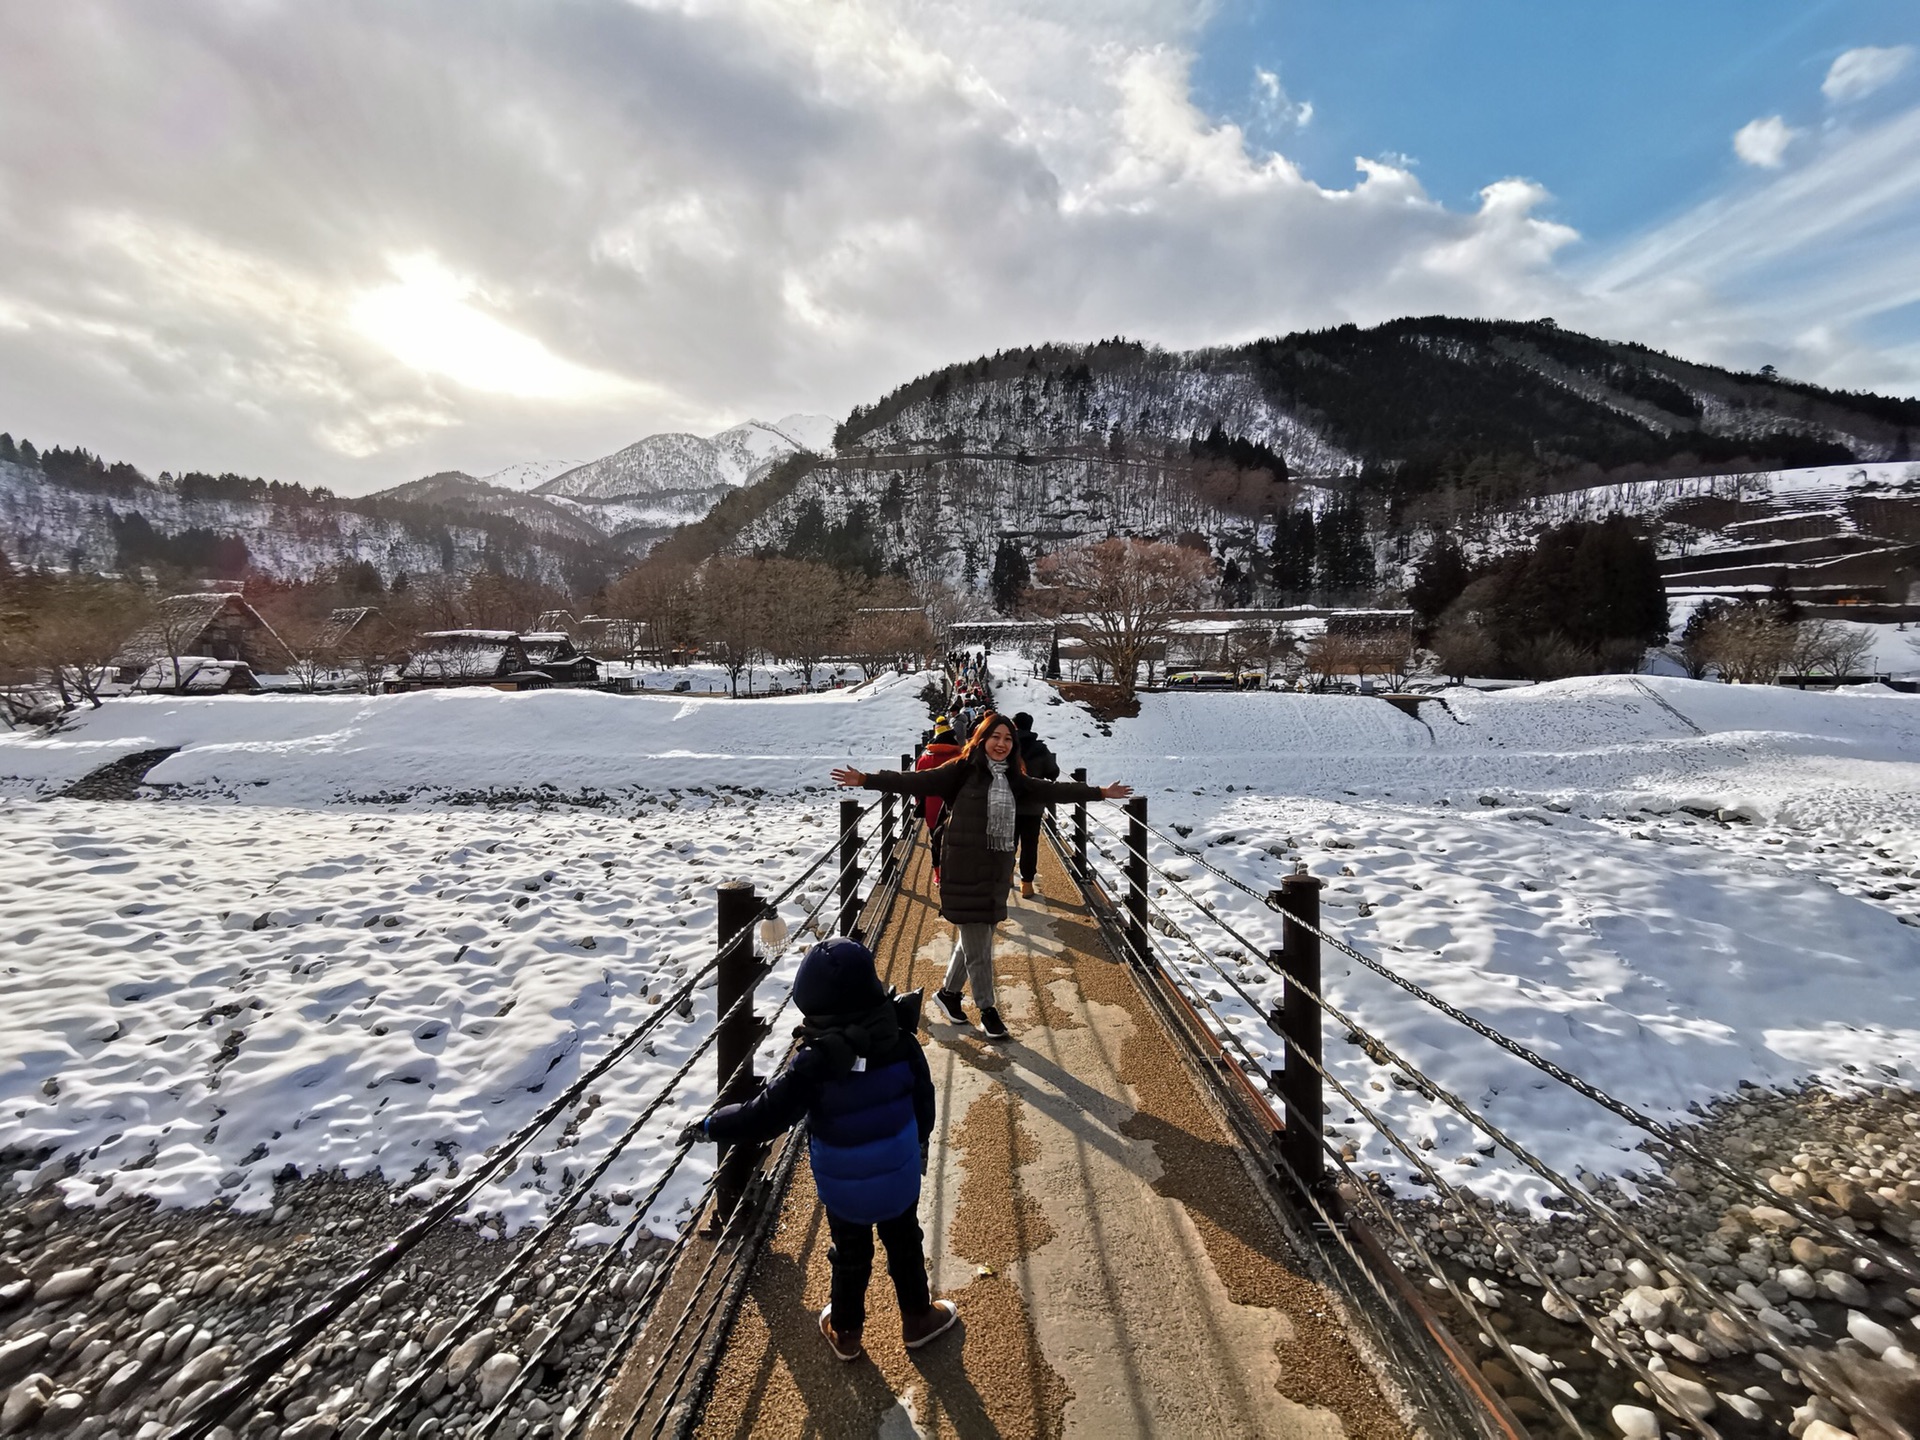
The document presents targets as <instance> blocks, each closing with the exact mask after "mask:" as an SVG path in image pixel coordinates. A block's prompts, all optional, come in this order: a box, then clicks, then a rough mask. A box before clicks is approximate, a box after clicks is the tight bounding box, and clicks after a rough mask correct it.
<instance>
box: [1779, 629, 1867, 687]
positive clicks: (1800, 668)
mask: <svg viewBox="0 0 1920 1440" xmlns="http://www.w3.org/2000/svg"><path fill="white" fill-rule="evenodd" d="M1793 631H1794V634H1793V646H1792V649H1791V651H1790V652H1789V654H1788V656H1787V660H1786V666H1787V669H1788V670H1790V671H1791V672H1792V673H1793V674H1795V675H1821V674H1826V675H1833V676H1836V677H1838V676H1844V675H1858V674H1859V673H1860V672H1861V670H1862V668H1863V667H1864V666H1865V665H1866V663H1867V658H1868V657H1869V656H1870V655H1872V654H1873V636H1872V635H1871V634H1870V633H1869V632H1867V631H1865V630H1859V629H1855V628H1853V627H1852V626H1848V625H1842V624H1840V623H1839V622H1838V621H1835V620H1801V621H1799V622H1798V623H1797V624H1795V625H1794V627H1793Z"/></svg>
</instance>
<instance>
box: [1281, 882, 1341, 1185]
mask: <svg viewBox="0 0 1920 1440" xmlns="http://www.w3.org/2000/svg"><path fill="white" fill-rule="evenodd" d="M1323 884H1324V882H1322V881H1320V880H1316V879H1315V878H1314V877H1313V876H1311V875H1309V874H1307V873H1306V870H1305V868H1304V867H1303V868H1302V869H1301V870H1299V871H1298V872H1296V873H1295V874H1292V875H1289V876H1287V877H1286V878H1285V879H1284V880H1282V881H1281V882H1280V888H1279V889H1278V890H1276V891H1275V892H1274V893H1273V894H1272V895H1271V896H1269V897H1268V898H1269V900H1270V901H1271V902H1272V903H1273V904H1274V905H1275V906H1277V907H1278V908H1279V909H1280V910H1281V911H1282V912H1283V913H1284V914H1285V916H1286V921H1285V925H1284V930H1283V934H1282V939H1283V941H1284V944H1283V945H1282V947H1281V950H1280V954H1279V959H1280V968H1281V969H1282V971H1284V972H1285V974H1286V990H1285V997H1284V998H1283V1000H1282V1001H1281V1006H1280V1033H1281V1034H1282V1036H1284V1037H1285V1039H1286V1042H1287V1064H1286V1069H1285V1070H1284V1071H1283V1072H1282V1074H1281V1077H1280V1097H1281V1099H1282V1101H1283V1102H1284V1103H1285V1106H1286V1117H1287V1129H1286V1133H1285V1134H1284V1135H1282V1136H1281V1137H1280V1158H1281V1160H1282V1161H1283V1162H1284V1164H1285V1165H1286V1168H1287V1171H1288V1174H1289V1177H1290V1178H1291V1179H1292V1181H1293V1183H1294V1184H1296V1185H1301V1186H1304V1187H1306V1188H1307V1189H1310V1190H1317V1189H1319V1188H1320V1187H1321V1186H1322V1185H1324V1184H1325V1182H1326V1178H1327V1155H1326V1150H1325V1149H1324V1148H1323V1147H1322V1145H1321V1143H1320V1135H1321V1127H1322V1125H1323V1124H1324V1123H1325V1120H1326V1101H1325V1099H1324V1098H1323V1096H1322V1093H1321V1084H1320V1072H1319V1071H1318V1070H1317V1069H1315V1068H1314V1067H1315V1066H1316V1065H1318V1064H1319V1062H1320V1057H1321V1050H1320V1002H1319V1001H1318V1000H1316V999H1315V998H1314V997H1315V996H1317V995H1318V994H1319V993H1320V937H1319V936H1318V935H1316V934H1314V933H1313V930H1309V929H1307V928H1306V927H1307V926H1309V925H1311V926H1313V927H1314V928H1315V929H1318V928H1319V925H1320V891H1321V889H1322V888H1323Z"/></svg>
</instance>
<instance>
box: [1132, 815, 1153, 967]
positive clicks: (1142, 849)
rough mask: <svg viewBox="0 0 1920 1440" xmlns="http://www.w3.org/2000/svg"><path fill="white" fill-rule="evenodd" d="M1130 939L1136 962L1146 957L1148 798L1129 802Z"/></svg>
mask: <svg viewBox="0 0 1920 1440" xmlns="http://www.w3.org/2000/svg"><path fill="white" fill-rule="evenodd" d="M1127 942H1128V944H1130V945H1131V946H1132V947H1133V955H1134V963H1135V964H1137V965H1146V964H1149V963H1150V962H1149V961H1148V959H1147V954H1148V951H1147V797H1146V796H1144V795H1135V796H1134V797H1133V798H1132V799H1131V800H1129V801H1127Z"/></svg>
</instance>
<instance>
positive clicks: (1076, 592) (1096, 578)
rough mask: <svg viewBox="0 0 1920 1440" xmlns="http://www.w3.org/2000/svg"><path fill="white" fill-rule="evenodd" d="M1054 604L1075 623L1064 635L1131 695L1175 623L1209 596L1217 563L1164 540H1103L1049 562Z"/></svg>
mask: <svg viewBox="0 0 1920 1440" xmlns="http://www.w3.org/2000/svg"><path fill="white" fill-rule="evenodd" d="M1038 574H1039V578H1040V580H1041V582H1042V583H1043V584H1044V585H1046V586H1048V587H1049V588H1050V595H1049V599H1050V601H1052V603H1055V604H1057V605H1058V607H1059V609H1060V610H1061V611H1062V612H1063V613H1064V614H1067V615H1071V617H1072V618H1071V619H1069V620H1066V621H1064V623H1063V625H1062V629H1063V630H1064V631H1065V632H1066V633H1068V634H1071V635H1075V636H1077V637H1078V638H1079V639H1080V641H1081V643H1082V644H1084V645H1085V646H1086V647H1087V652H1088V654H1090V655H1092V656H1094V657H1095V658H1096V659H1097V660H1099V661H1100V662H1101V663H1102V664H1103V665H1106V666H1110V667H1111V668H1112V670H1113V678H1114V680H1115V682H1116V683H1118V685H1119V686H1120V690H1121V694H1122V696H1123V697H1131V696H1132V694H1133V692H1134V689H1135V687H1136V686H1137V685H1138V683H1139V672H1140V665H1141V663H1142V662H1143V661H1144V660H1146V659H1147V658H1148V656H1149V655H1151V654H1152V653H1153V652H1154V650H1155V649H1156V647H1164V646H1165V644H1166V641H1167V635H1168V632H1169V631H1170V630H1171V628H1172V625H1173V618H1174V616H1175V615H1177V614H1179V612H1180V611H1182V610H1187V609H1191V608H1192V607H1193V606H1195V605H1197V604H1199V603H1200V602H1201V601H1202V600H1204V599H1205V598H1206V596H1207V595H1208V593H1209V592H1210V591H1211V589H1212V585H1213V562H1212V560H1211V559H1210V558H1209V557H1208V556H1207V555H1206V554H1205V552H1203V551H1199V550H1189V549H1187V548H1186V547H1184V546H1181V545H1169V544H1166V543H1164V542H1162V541H1158V540H1120V539H1115V540H1103V541H1101V542H1100V543H1099V544H1097V545H1088V546H1083V547H1077V548H1075V549H1072V550H1060V551H1056V552H1055V553H1054V554H1052V555H1048V556H1047V557H1045V558H1044V559H1043V560H1041V562H1040V565H1039V570H1038Z"/></svg>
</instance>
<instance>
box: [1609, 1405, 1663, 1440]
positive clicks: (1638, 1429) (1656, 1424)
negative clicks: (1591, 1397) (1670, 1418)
mask: <svg viewBox="0 0 1920 1440" xmlns="http://www.w3.org/2000/svg"><path fill="white" fill-rule="evenodd" d="M1611 1413H1612V1416H1613V1426H1614V1428H1615V1429H1616V1430H1618V1431H1619V1432H1620V1433H1621V1434H1622V1435H1624V1436H1625V1437H1626V1440H1660V1417H1659V1416H1658V1415H1656V1414H1654V1413H1653V1411H1651V1410H1648V1409H1646V1408H1645V1407H1644V1406H1640V1405H1616V1406H1614V1407H1613V1410H1612V1412H1611Z"/></svg>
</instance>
